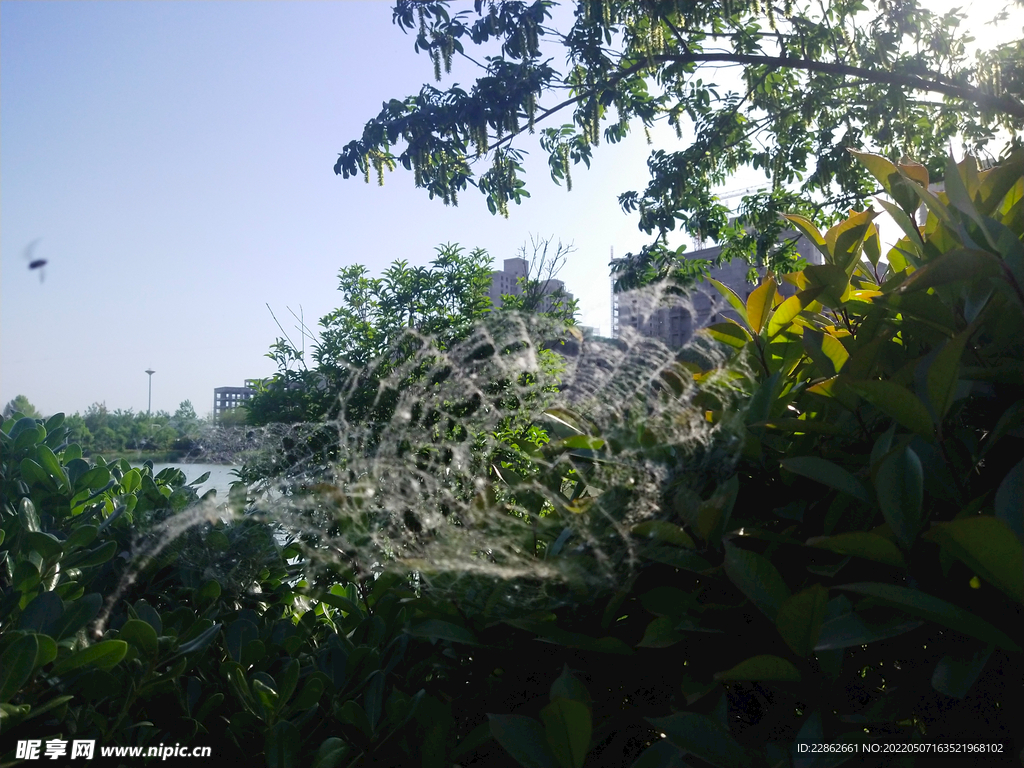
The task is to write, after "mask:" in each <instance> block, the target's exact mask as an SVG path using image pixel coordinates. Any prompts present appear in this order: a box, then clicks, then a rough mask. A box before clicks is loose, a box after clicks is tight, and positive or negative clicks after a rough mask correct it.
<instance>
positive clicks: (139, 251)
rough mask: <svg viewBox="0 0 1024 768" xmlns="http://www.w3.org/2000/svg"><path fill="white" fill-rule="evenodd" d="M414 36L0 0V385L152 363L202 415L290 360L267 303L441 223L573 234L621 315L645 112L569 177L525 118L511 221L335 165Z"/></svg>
mask: <svg viewBox="0 0 1024 768" xmlns="http://www.w3.org/2000/svg"><path fill="white" fill-rule="evenodd" d="M949 4H950V3H948V2H943V3H942V5H949ZM467 7H468V4H467ZM981 15H982V16H984V17H985V18H987V17H988V16H989V15H991V14H990V13H989V12H988V11H985V12H984V13H983V14H981ZM1008 26H1009V27H1013V28H1014V29H1013V31H1014V32H1017V33H1019V28H1020V25H1019V24H1012V25H1008ZM413 42H414V41H413V38H412V37H410V36H407V35H403V34H402V33H401V31H400V30H398V28H396V27H394V26H393V25H392V23H391V7H390V5H388V4H387V3H384V2H316V3H312V2H281V3H277V2H262V3H255V2H248V3H237V2H203V3H182V2H146V3H126V2H88V3H78V2H47V3H41V2H30V1H27V0H4V1H3V2H2V3H0V137H2V143H0V209H2V216H3V218H2V223H3V226H2V230H0V256H2V259H0V278H2V280H0V405H2V404H3V403H6V402H7V401H8V400H10V399H11V398H12V397H14V396H15V395H17V394H24V395H26V396H28V398H29V399H30V400H31V401H32V402H33V403H34V404H35V405H36V406H37V407H38V408H39V409H40V410H41V411H43V412H44V413H47V414H49V413H55V412H57V411H65V412H74V411H81V410H84V409H85V408H87V407H88V406H89V405H90V404H91V403H93V402H105V403H106V404H107V406H108V407H109V408H111V409H114V408H133V409H135V410H137V411H138V410H144V409H145V408H146V403H147V400H146V398H147V379H148V377H147V375H146V374H145V370H146V369H147V368H150V367H151V368H153V369H154V370H155V371H156V373H155V375H154V376H153V409H154V410H169V411H173V410H174V409H175V408H176V407H177V405H178V403H179V402H181V401H182V400H185V399H190V400H191V401H192V402H193V404H194V405H195V407H196V410H197V411H198V412H199V413H200V414H206V413H208V412H209V411H210V410H212V401H213V388H214V387H217V386H234V385H241V383H242V381H243V379H245V378H249V377H259V376H266V375H270V374H271V373H273V371H274V367H273V363H272V362H271V361H270V360H268V359H267V358H266V357H264V355H265V353H266V352H267V349H268V347H269V345H270V344H271V343H272V342H273V340H274V338H275V337H276V336H278V335H279V334H280V332H279V331H278V329H277V326H276V325H275V322H274V319H273V318H272V317H271V314H270V312H269V311H268V309H267V304H269V305H270V307H271V308H272V309H273V310H274V313H275V314H276V315H277V317H278V319H279V320H281V322H282V324H283V325H285V327H286V329H287V330H288V331H289V332H290V333H294V321H293V320H292V319H291V316H290V314H289V312H288V308H289V307H290V308H291V309H292V310H294V311H295V312H296V313H298V312H299V311H300V307H301V311H302V313H303V314H304V317H305V319H306V321H307V323H308V324H310V325H313V324H314V323H315V321H316V320H317V319H318V318H319V317H320V316H321V315H323V314H325V313H326V312H328V311H330V310H331V309H333V308H334V307H335V306H336V305H337V303H338V302H337V299H338V294H337V292H336V285H337V281H336V275H337V272H338V270H339V268H341V267H343V266H346V265H349V264H354V263H362V264H366V265H367V266H368V267H369V268H370V269H371V270H372V271H373V272H374V273H379V272H380V271H381V270H383V269H384V268H386V266H387V265H388V264H389V263H390V262H391V261H392V260H394V259H399V258H400V259H406V260H408V261H409V262H410V263H412V264H426V263H428V262H429V261H430V260H431V259H432V257H433V255H434V248H435V247H436V246H437V245H439V244H441V243H446V242H457V243H460V244H462V245H463V246H465V247H466V248H467V249H469V248H473V247H477V246H479V247H482V248H485V249H487V251H488V252H489V253H490V255H491V256H492V257H493V259H494V261H495V263H496V265H498V266H499V267H500V264H501V261H502V260H503V259H505V258H511V257H513V256H516V255H517V251H518V250H519V248H520V247H521V246H522V245H523V244H524V243H525V242H527V241H528V240H529V239H530V237H531V235H539V236H544V237H547V236H554V237H555V238H556V239H560V240H562V241H563V242H565V243H569V242H572V243H573V244H574V245H575V248H576V251H575V253H574V254H573V255H572V256H570V259H569V262H568V264H567V265H566V267H565V268H564V269H563V271H562V273H561V275H560V277H561V278H562V279H563V280H564V281H565V282H566V284H567V287H568V289H569V290H570V291H572V292H573V293H574V294H575V295H576V296H577V297H578V298H579V299H580V305H581V310H582V312H581V316H580V318H579V319H580V321H581V322H582V323H583V324H585V325H592V326H597V327H599V328H600V329H601V330H602V331H603V332H604V333H608V331H609V327H610V317H609V314H610V296H609V290H610V285H609V277H608V269H607V263H608V255H609V249H610V248H612V247H614V249H615V252H616V253H617V254H623V253H625V252H627V251H630V250H636V249H638V248H639V247H640V246H641V245H642V244H643V243H644V242H646V239H645V236H644V235H643V234H642V233H640V232H639V231H638V230H637V228H636V224H635V219H634V218H632V217H630V216H627V215H625V214H623V213H622V212H621V210H620V209H619V207H618V204H617V201H616V197H617V195H618V194H619V193H620V192H623V191H625V190H629V189H641V188H643V186H644V185H645V183H646V181H647V170H646V158H647V155H648V153H649V151H650V148H649V147H648V146H647V145H646V142H645V140H644V137H643V134H642V132H638V133H637V134H636V135H634V136H632V137H631V138H629V139H627V140H626V141H624V142H622V143H621V144H618V145H615V146H601V147H599V148H598V149H597V150H596V151H595V161H594V167H593V168H592V169H591V170H589V171H586V170H585V169H583V168H582V167H580V168H578V169H577V171H576V173H575V174H574V181H575V184H574V188H573V191H572V192H571V193H568V192H566V190H565V189H564V187H558V186H556V185H555V184H554V183H553V182H551V180H550V178H549V177H548V174H547V168H546V163H545V161H544V157H543V156H542V153H541V152H540V151H539V147H538V146H537V145H536V143H535V142H532V141H531V140H526V141H524V142H523V143H521V144H520V146H521V148H523V149H526V150H529V151H531V157H530V161H528V163H527V171H528V176H527V177H528V186H529V189H530V191H531V193H532V195H533V197H532V198H531V199H529V200H527V201H526V202H525V203H524V204H523V205H522V206H519V207H516V206H512V211H511V217H510V219H508V220H505V219H502V218H500V217H494V216H491V215H490V214H489V213H487V210H486V207H485V206H484V204H483V200H482V199H481V198H480V196H479V195H478V194H477V193H476V192H475V191H474V190H467V192H466V193H465V194H464V195H463V196H462V198H461V200H460V202H461V205H460V206H459V207H457V208H446V207H445V206H444V205H443V204H441V202H440V201H438V200H430V199H429V198H428V197H427V195H426V194H425V193H424V192H423V191H422V190H418V189H416V188H415V187H414V186H413V182H412V178H411V175H410V174H406V173H403V172H399V173H396V174H392V175H389V176H388V177H387V180H386V184H385V186H384V187H383V188H378V187H377V186H376V184H370V185H367V184H364V183H363V182H362V181H361V180H356V179H349V180H343V179H342V178H341V177H339V176H335V174H334V172H333V168H332V166H333V163H334V161H335V159H336V157H337V153H338V151H339V150H340V149H341V147H342V146H343V145H344V144H345V143H347V142H348V141H349V140H351V139H353V138H355V137H357V136H358V135H359V134H360V133H361V131H362V127H363V125H364V123H365V122H366V120H367V119H369V118H370V117H372V116H374V115H376V114H377V112H378V110H379V109H380V106H381V103H382V102H383V101H385V100H387V99H390V98H395V97H404V96H406V95H410V94H413V93H415V92H417V91H418V90H419V88H420V87H421V85H422V84H423V83H425V82H427V81H428V80H429V79H430V78H431V76H432V67H431V65H430V62H429V59H427V58H426V57H425V56H418V55H416V54H415V52H414V50H413ZM457 67H462V68H461V69H458V68H457V70H456V72H455V73H454V74H455V77H454V79H455V80H456V81H459V82H462V83H464V84H468V83H469V82H470V80H471V77H472V76H473V74H474V73H473V71H472V70H471V69H469V65H468V64H465V63H462V64H460V65H457ZM655 139H656V141H659V140H660V139H661V136H660V135H659V134H657V133H656V134H655ZM673 143H674V140H673ZM758 180H759V179H758V178H756V177H755V178H753V179H751V178H747V179H742V178H740V179H737V180H736V182H735V184H734V185H732V186H735V187H737V188H738V187H744V186H747V185H748V184H750V183H757V181H758ZM36 238H40V240H39V242H38V245H37V246H36V249H35V252H34V256H35V257H36V258H45V259H47V260H48V262H49V264H48V265H47V267H46V273H45V282H42V283H40V281H39V277H38V274H37V273H35V272H30V271H29V270H28V269H27V263H26V261H25V260H24V258H23V252H24V250H25V247H26V246H27V245H28V244H29V243H30V242H32V241H33V240H35V239H36Z"/></svg>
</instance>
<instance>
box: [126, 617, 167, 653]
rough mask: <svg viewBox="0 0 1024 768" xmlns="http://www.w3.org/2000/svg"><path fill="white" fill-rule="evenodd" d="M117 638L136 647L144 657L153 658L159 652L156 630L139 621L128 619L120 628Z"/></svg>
mask: <svg viewBox="0 0 1024 768" xmlns="http://www.w3.org/2000/svg"><path fill="white" fill-rule="evenodd" d="M118 636H119V637H120V638H121V639H122V640H124V641H126V642H128V643H131V644H132V645H134V646H135V647H137V648H138V649H139V650H140V651H142V653H143V654H144V655H145V656H148V657H149V658H155V657H156V655H157V653H158V652H159V645H160V644H159V642H158V641H157V636H156V630H155V629H153V627H151V626H150V625H149V624H148V623H147V622H145V621H142V620H141V619H129V620H128V621H126V622H125V623H124V626H123V627H121V631H120V632H119V633H118Z"/></svg>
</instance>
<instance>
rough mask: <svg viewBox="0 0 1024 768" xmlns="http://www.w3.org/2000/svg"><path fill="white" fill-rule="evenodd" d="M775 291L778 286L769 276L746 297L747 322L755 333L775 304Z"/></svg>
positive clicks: (758, 331)
mask: <svg viewBox="0 0 1024 768" xmlns="http://www.w3.org/2000/svg"><path fill="white" fill-rule="evenodd" d="M777 291H778V286H777V285H776V284H775V280H773V279H772V278H770V277H769V278H768V279H767V280H765V281H764V282H763V283H761V284H760V285H759V286H757V288H755V289H754V290H753V291H751V292H750V295H749V296H748V297H747V322H748V323H749V324H750V330H751V331H753V332H754V333H755V334H757V333H760V332H761V328H762V327H763V326H764V321H765V320H767V319H768V315H769V313H770V312H771V311H772V307H773V306H774V305H775V295H776V293H777Z"/></svg>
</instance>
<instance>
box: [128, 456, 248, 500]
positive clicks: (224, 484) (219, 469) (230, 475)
mask: <svg viewBox="0 0 1024 768" xmlns="http://www.w3.org/2000/svg"><path fill="white" fill-rule="evenodd" d="M133 466H136V467H141V466H142V464H141V463H133ZM167 467H175V468H177V469H180V470H181V471H182V472H184V473H185V478H186V480H188V482H192V481H193V480H195V479H196V478H197V477H199V476H200V475H202V474H205V473H206V472H209V473H210V476H209V478H207V480H206V482H205V483H203V484H202V485H200V486H197V487H196V490H197V491H198V493H199V495H200V496H202V495H203V494H204V493H206V492H207V491H208V490H210V489H211V488H214V489H216V491H217V498H218V499H219V500H226V499H227V496H228V491H229V490H230V488H231V483H233V482H234V481H235V480H237V479H238V476H237V475H235V474H234V471H235V470H236V469H241V467H240V466H239V465H237V464H164V463H157V462H154V463H153V475H154V476H155V475H158V474H160V472H161V471H163V470H165V469H167Z"/></svg>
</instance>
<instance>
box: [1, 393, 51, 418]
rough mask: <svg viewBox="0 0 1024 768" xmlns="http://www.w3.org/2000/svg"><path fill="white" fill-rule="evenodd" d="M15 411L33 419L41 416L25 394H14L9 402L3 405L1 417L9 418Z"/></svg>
mask: <svg viewBox="0 0 1024 768" xmlns="http://www.w3.org/2000/svg"><path fill="white" fill-rule="evenodd" d="M16 413H20V414H22V415H23V416H28V417H29V418H33V419H38V418H40V417H41V416H42V414H41V413H39V411H38V410H36V407H35V406H34V405H32V403H30V402H29V400H28V398H27V397H25V395H15V397H14V398H13V399H12V400H11V402H9V403H8V404H7V405H5V406H4V410H3V417H4V418H5V419H9V418H11V417H12V416H13V415H14V414H16Z"/></svg>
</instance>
